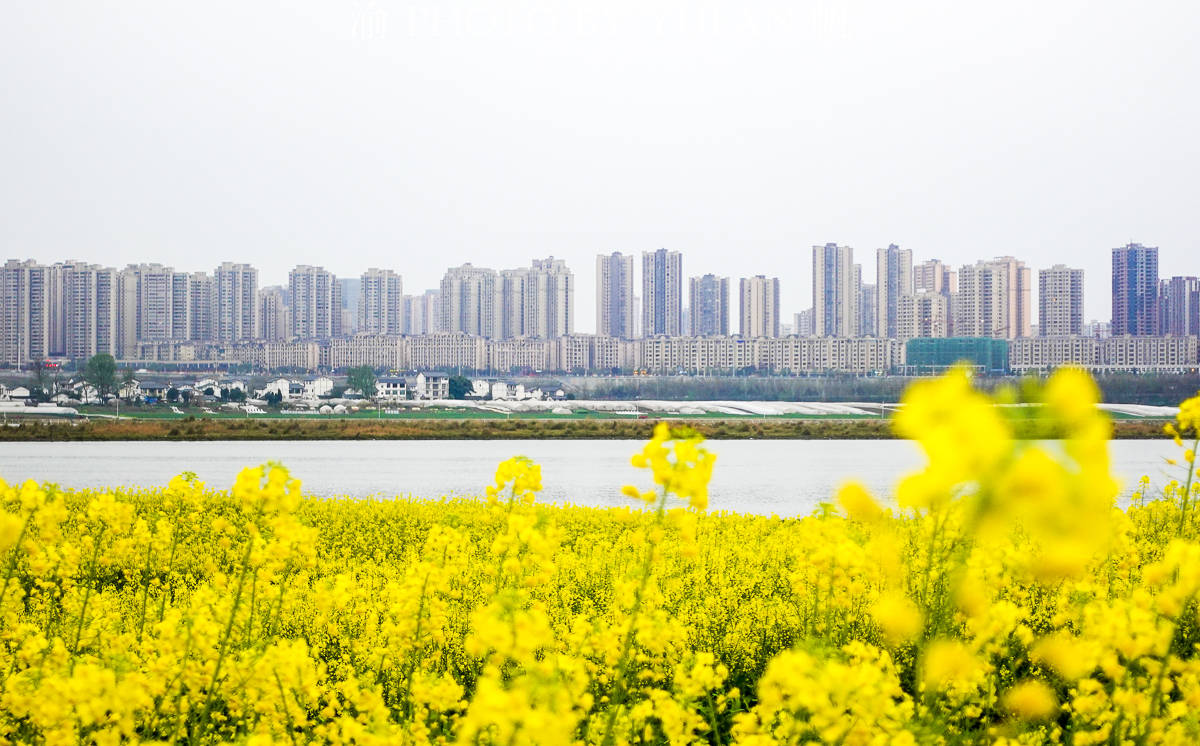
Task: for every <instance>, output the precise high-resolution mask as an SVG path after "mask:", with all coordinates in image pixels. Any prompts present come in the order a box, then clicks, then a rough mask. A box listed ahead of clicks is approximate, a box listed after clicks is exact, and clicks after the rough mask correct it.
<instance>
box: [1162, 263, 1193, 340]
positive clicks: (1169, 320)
mask: <svg viewBox="0 0 1200 746" xmlns="http://www.w3.org/2000/svg"><path fill="white" fill-rule="evenodd" d="M1158 316H1159V321H1158V333H1159V334H1163V335H1171V336H1175V337H1184V336H1188V335H1192V336H1196V335H1200V278H1196V277H1172V278H1171V279H1169V280H1160V281H1159V283H1158Z"/></svg>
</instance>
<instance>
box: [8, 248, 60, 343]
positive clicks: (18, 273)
mask: <svg viewBox="0 0 1200 746" xmlns="http://www.w3.org/2000/svg"><path fill="white" fill-rule="evenodd" d="M52 273H53V270H52V269H51V268H50V267H47V266H44V265H41V264H38V263H37V262H34V261H33V260H29V261H24V262H22V261H18V260H16V259H11V260H9V261H8V262H7V263H5V265H4V266H3V267H0V362H2V363H5V364H7V365H12V366H16V367H24V366H27V365H29V364H30V363H32V362H35V361H37V360H44V359H45V358H47V357H49V356H50V302H51V293H50V289H51V288H50V286H51V280H50V277H51V274H52Z"/></svg>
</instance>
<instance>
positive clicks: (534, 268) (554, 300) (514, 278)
mask: <svg viewBox="0 0 1200 746" xmlns="http://www.w3.org/2000/svg"><path fill="white" fill-rule="evenodd" d="M500 283H501V290H500V297H501V301H500V307H501V311H500V316H501V336H502V337H503V338H505V339H515V338H518V337H530V338H534V339H554V338H557V337H562V336H565V335H567V334H571V333H572V332H573V331H574V325H575V318H574V316H575V313H574V309H575V275H574V274H573V273H572V272H571V270H570V269H569V268H568V267H567V265H566V262H564V261H563V260H561V259H555V258H554V257H549V258H547V259H535V260H533V263H532V265H531V266H530V267H529V268H527V269H524V268H523V269H506V270H504V271H503V272H501V273H500Z"/></svg>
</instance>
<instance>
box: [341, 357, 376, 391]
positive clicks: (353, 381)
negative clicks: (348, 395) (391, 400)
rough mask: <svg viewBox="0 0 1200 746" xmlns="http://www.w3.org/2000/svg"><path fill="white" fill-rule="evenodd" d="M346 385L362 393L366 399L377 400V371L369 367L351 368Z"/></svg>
mask: <svg viewBox="0 0 1200 746" xmlns="http://www.w3.org/2000/svg"><path fill="white" fill-rule="evenodd" d="M346 385H348V386H349V387H350V388H352V389H357V390H358V391H360V392H362V395H363V398H364V399H374V398H375V392H376V388H375V369H374V368H372V367H371V366H369V365H361V366H359V367H357V368H351V369H350V371H349V372H348V373H347V374H346Z"/></svg>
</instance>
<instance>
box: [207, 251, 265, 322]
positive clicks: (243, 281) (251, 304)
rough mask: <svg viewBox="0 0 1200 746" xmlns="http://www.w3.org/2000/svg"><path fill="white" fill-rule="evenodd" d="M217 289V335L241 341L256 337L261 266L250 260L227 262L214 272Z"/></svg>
mask: <svg viewBox="0 0 1200 746" xmlns="http://www.w3.org/2000/svg"><path fill="white" fill-rule="evenodd" d="M213 288H214V290H215V291H216V298H215V302H216V304H217V305H216V311H215V317H214V324H215V327H216V328H215V329H214V333H215V336H216V339H217V340H219V341H221V342H240V341H242V340H247V339H255V338H257V337H258V336H259V329H258V270H257V269H255V268H254V267H251V266H250V265H249V264H235V263H233V262H223V263H222V264H221V266H219V267H217V269H216V271H214V272H213Z"/></svg>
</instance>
